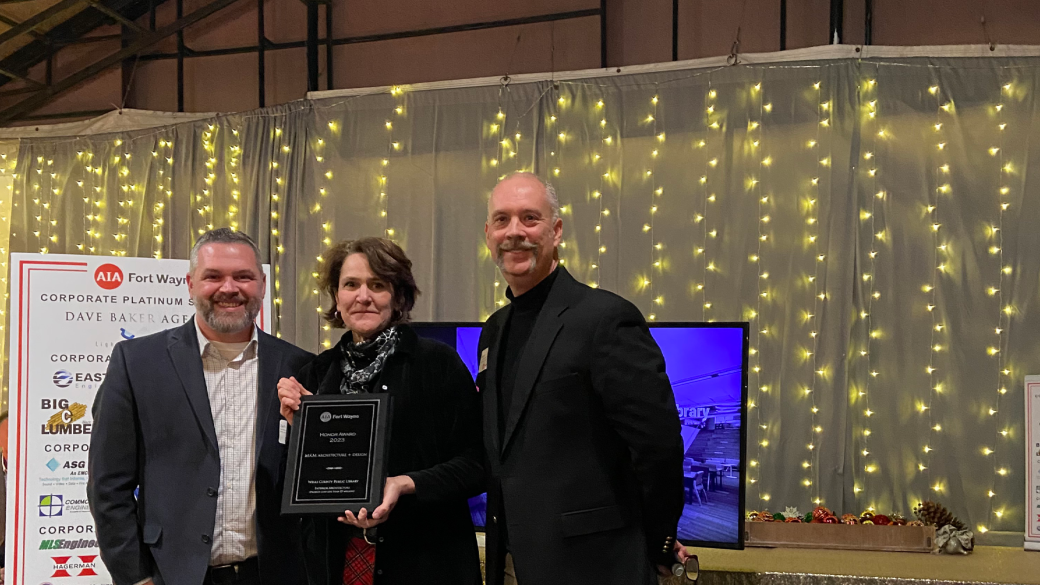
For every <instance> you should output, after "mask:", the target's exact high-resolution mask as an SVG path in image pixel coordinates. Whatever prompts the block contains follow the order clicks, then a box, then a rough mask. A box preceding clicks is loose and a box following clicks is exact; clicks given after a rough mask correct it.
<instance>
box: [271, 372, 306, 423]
mask: <svg viewBox="0 0 1040 585" xmlns="http://www.w3.org/2000/svg"><path fill="white" fill-rule="evenodd" d="M305 394H310V392H308V391H307V389H306V388H304V387H303V386H302V385H301V384H300V383H299V382H297V381H296V378H291V377H290V378H282V379H281V380H278V402H279V403H280V406H281V408H280V409H279V412H281V413H282V416H284V417H285V420H287V421H289V424H292V419H293V413H295V412H296V411H297V410H299V409H300V397H301V396H303V395H305Z"/></svg>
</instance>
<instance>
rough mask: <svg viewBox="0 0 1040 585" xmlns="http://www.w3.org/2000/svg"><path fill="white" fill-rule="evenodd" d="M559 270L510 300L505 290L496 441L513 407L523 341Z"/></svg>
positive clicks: (527, 337) (503, 431) (500, 436)
mask: <svg viewBox="0 0 1040 585" xmlns="http://www.w3.org/2000/svg"><path fill="white" fill-rule="evenodd" d="M559 271H560V270H559V267H557V268H554V269H553V271H552V272H550V273H549V276H546V277H545V278H543V279H542V281H541V282H539V283H538V284H536V285H535V286H534V288H532V289H531V290H529V291H527V292H525V293H524V294H522V295H520V296H518V297H514V296H513V291H511V290H507V291H506V297H508V298H509V301H510V304H511V305H512V312H511V313H510V315H509V319H508V320H507V321H506V324H505V328H504V330H503V331H502V347H501V349H500V350H499V351H500V352H501V353H500V354H499V361H498V363H499V364H500V366H501V367H499V369H498V380H497V382H498V383H497V384H496V387H497V388H498V432H499V439H500V440H503V439H504V437H505V429H506V420H507V419H508V418H509V410H510V409H511V408H512V404H513V386H514V385H515V382H516V368H517V365H519V363H520V356H521V355H523V352H524V348H525V347H526V346H527V340H528V339H529V338H530V337H531V331H532V330H533V329H534V322H535V320H536V319H537V318H538V313H539V312H540V311H541V310H542V306H543V305H545V299H547V298H549V290H550V289H552V285H553V282H554V281H555V280H556V275H557V273H559Z"/></svg>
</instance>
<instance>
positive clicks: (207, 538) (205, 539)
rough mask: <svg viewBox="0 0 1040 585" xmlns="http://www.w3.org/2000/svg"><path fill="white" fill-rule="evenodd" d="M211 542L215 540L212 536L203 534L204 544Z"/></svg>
mask: <svg viewBox="0 0 1040 585" xmlns="http://www.w3.org/2000/svg"><path fill="white" fill-rule="evenodd" d="M211 542H213V539H212V538H210V537H208V536H206V535H205V534H203V535H202V544H209V543H211Z"/></svg>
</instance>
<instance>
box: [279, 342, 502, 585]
mask: <svg viewBox="0 0 1040 585" xmlns="http://www.w3.org/2000/svg"><path fill="white" fill-rule="evenodd" d="M398 329H399V330H400V339H399V340H398V345H397V348H396V349H395V350H394V353H393V355H391V356H390V357H389V358H388V359H387V360H386V363H385V364H383V371H382V372H381V373H380V375H379V377H378V379H377V380H376V381H375V385H374V386H373V388H374V389H375V390H376V391H381V392H389V393H390V396H391V399H392V402H393V405H392V407H391V408H392V413H391V419H390V429H391V430H390V445H389V453H388V456H387V473H388V474H389V475H390V476H394V475H408V476H410V477H411V478H412V480H413V481H415V494H414V495H407V496H402V497H401V499H400V500H399V501H398V502H397V506H396V507H395V508H394V510H393V511H392V512H390V516H389V518H387V520H386V522H384V523H383V524H380V525H379V527H378V530H377V534H378V536H377V537H376V539H377V540H376V575H375V583H376V585H396V584H404V583H415V582H416V580H421V581H422V582H423V583H424V584H429V585H438V584H442V585H480V582H481V578H480V557H479V555H478V553H477V539H476V535H475V533H474V530H473V522H472V520H471V519H470V513H469V504H468V503H467V498H469V497H472V496H475V495H478V494H480V493H481V492H483V491H484V489H485V483H484V471H483V468H482V466H481V458H482V454H481V446H480V434H481V431H480V398H479V395H478V394H477V392H476V388H475V387H474V385H473V378H472V377H471V376H470V373H469V370H467V369H466V366H465V364H463V363H462V359H461V358H459V356H458V354H457V353H455V350H454V349H452V348H450V347H448V346H447V345H444V344H443V343H440V342H437V341H433V340H429V339H422V338H420V337H419V336H418V335H417V334H416V333H415V331H414V330H413V329H412V328H410V327H408V326H407V325H400V326H398ZM345 335H350V332H349V331H348V332H347V333H345ZM340 356H341V352H340V349H339V347H338V346H337V347H333V348H332V349H329V350H327V351H325V352H323V353H321V354H320V355H318V357H317V358H315V359H314V361H312V362H311V363H310V364H308V365H307V366H305V367H304V368H303V370H302V371H301V372H300V374H299V376H297V381H298V382H300V384H302V385H303V387H304V388H306V389H307V390H310V391H311V392H314V393H316V394H338V393H339V385H340V380H342V378H343V373H342V371H341V370H340ZM368 512H369V513H370V514H371V513H372V510H369V511H368ZM303 531H304V547H305V554H306V566H307V577H308V581H309V582H310V583H311V585H339V584H340V583H342V579H343V560H344V555H345V553H346V543H347V540H348V539H349V538H350V537H351V536H361V531H360V530H357V529H355V528H354V527H352V526H347V525H345V524H342V523H340V522H338V521H336V520H335V518H331V519H324V518H318V519H314V518H305V519H304V521H303Z"/></svg>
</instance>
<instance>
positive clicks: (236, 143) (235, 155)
mask: <svg viewBox="0 0 1040 585" xmlns="http://www.w3.org/2000/svg"><path fill="white" fill-rule="evenodd" d="M225 142H226V143H227V145H228V146H227V151H226V153H225V160H226V161H227V165H226V166H225V168H224V174H225V175H226V178H225V182H226V183H227V186H226V188H227V189H228V191H230V193H231V202H230V203H228V206H227V217H228V226H229V227H230V228H231V229H233V230H237V229H238V227H239V224H238V216H239V212H240V211H241V206H242V190H241V183H242V178H241V174H242V168H241V162H242V137H241V132H240V131H239V130H238V128H234V127H232V128H231V135H230V136H228V137H227V139H226V140H225Z"/></svg>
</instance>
